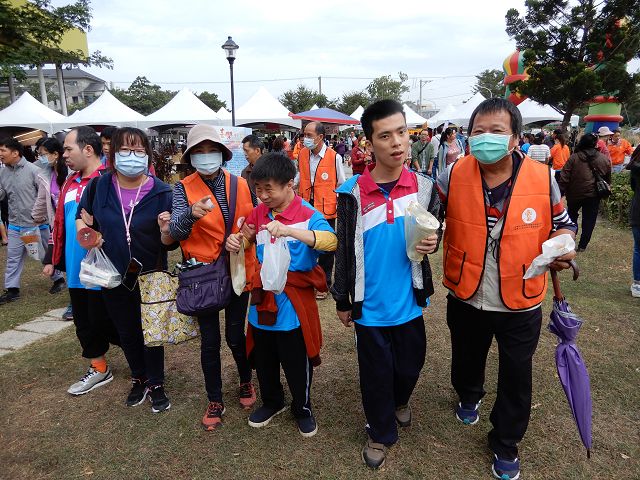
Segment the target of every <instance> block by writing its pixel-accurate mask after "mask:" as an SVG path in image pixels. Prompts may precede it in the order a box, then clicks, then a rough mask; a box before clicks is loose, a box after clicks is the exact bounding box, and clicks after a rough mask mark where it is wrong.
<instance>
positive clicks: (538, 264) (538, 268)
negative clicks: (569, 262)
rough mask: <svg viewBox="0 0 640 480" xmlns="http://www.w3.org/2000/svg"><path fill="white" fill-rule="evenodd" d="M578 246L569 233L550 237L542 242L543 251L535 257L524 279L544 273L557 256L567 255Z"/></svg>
mask: <svg viewBox="0 0 640 480" xmlns="http://www.w3.org/2000/svg"><path fill="white" fill-rule="evenodd" d="M575 248H576V242H575V241H574V240H573V238H571V235H569V234H568V233H563V234H562V235H558V236H557V237H553V238H550V239H549V240H547V241H546V242H544V243H543V244H542V253H541V254H540V255H538V256H537V257H536V258H534V259H533V262H531V265H529V268H527V271H526V272H525V274H524V277H522V278H523V279H524V280H529V279H530V278H533V277H537V276H538V275H542V274H543V273H544V272H546V271H547V269H548V268H549V264H550V263H551V262H553V261H554V260H555V259H556V258H558V257H561V256H562V255H566V254H567V253H569V252H570V251H572V250H574V249H575Z"/></svg>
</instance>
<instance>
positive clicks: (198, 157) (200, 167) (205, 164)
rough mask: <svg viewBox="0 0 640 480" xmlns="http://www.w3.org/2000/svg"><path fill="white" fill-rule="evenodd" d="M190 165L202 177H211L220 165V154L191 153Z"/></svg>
mask: <svg viewBox="0 0 640 480" xmlns="http://www.w3.org/2000/svg"><path fill="white" fill-rule="evenodd" d="M191 165H193V168H195V169H196V170H197V171H198V173H201V174H202V175H213V174H214V173H216V172H217V171H218V169H219V168H220V166H221V165H222V152H210V153H192V154H191Z"/></svg>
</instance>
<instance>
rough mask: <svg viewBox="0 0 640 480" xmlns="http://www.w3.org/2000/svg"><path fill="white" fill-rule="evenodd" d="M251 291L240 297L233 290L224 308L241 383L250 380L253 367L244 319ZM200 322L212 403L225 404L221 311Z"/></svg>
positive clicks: (226, 331)
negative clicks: (221, 354) (223, 399)
mask: <svg viewBox="0 0 640 480" xmlns="http://www.w3.org/2000/svg"><path fill="white" fill-rule="evenodd" d="M248 303H249V292H243V293H242V295H240V296H239V297H238V296H237V295H236V294H235V293H234V294H232V297H231V302H230V303H229V305H228V306H227V308H225V310H224V319H225V320H224V336H225V339H226V341H227V345H228V346H229V348H230V349H231V354H232V355H233V359H234V360H235V362H236V366H237V367H238V374H239V375H240V383H247V382H250V381H251V367H250V366H249V361H248V360H247V342H246V337H245V335H244V322H245V317H246V315H247V304H248ZM198 324H199V325H200V340H201V342H200V363H201V364H202V373H203V374H204V386H205V389H206V390H207V397H208V398H209V401H210V402H220V403H222V366H221V363H220V345H221V338H220V316H219V314H218V313H216V314H214V315H210V316H205V317H198Z"/></svg>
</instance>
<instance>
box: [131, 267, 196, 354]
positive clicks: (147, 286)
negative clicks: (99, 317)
mask: <svg viewBox="0 0 640 480" xmlns="http://www.w3.org/2000/svg"><path fill="white" fill-rule="evenodd" d="M138 283H139V284H140V297H141V299H142V301H141V311H142V331H143V334H144V344H145V345H146V346H147V347H158V346H160V345H176V344H178V343H182V342H184V341H186V340H190V339H192V338H195V337H197V336H198V322H197V320H196V319H195V317H189V316H187V315H183V314H181V313H179V312H178V309H177V307H176V292H177V291H178V276H177V275H173V274H172V273H170V272H167V271H156V272H148V273H144V274H141V275H140V277H139V278H138Z"/></svg>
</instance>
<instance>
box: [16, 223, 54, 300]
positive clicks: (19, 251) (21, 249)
mask: <svg viewBox="0 0 640 480" xmlns="http://www.w3.org/2000/svg"><path fill="white" fill-rule="evenodd" d="M49 234H50V232H49V229H48V228H47V229H44V230H40V236H41V238H42V244H41V246H42V248H46V246H47V243H49ZM7 237H8V238H9V244H8V245H7V269H6V270H5V272H4V288H20V277H21V276H22V267H24V259H25V257H26V256H27V249H26V247H25V245H24V242H23V241H22V240H21V239H20V232H16V231H15V230H10V229H7ZM60 278H62V273H60V272H59V271H58V270H56V271H55V272H54V273H53V275H52V276H51V280H53V281H54V282H55V281H56V280H58V279H60Z"/></svg>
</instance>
